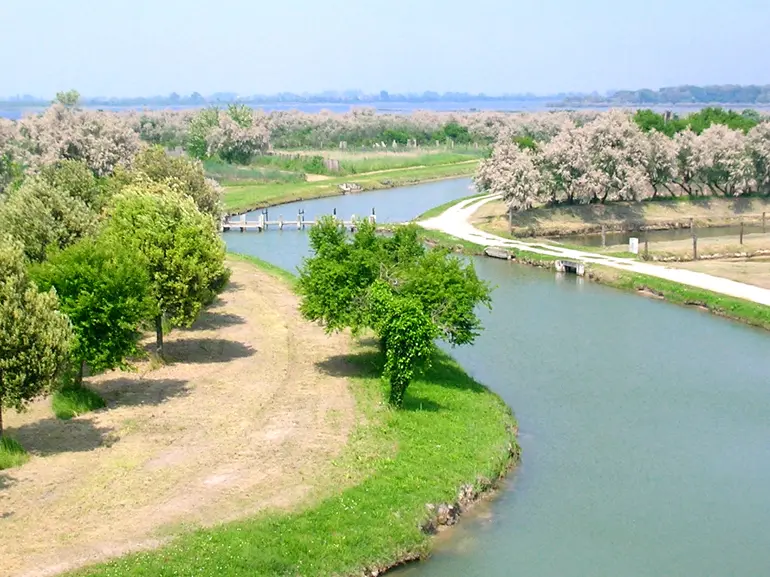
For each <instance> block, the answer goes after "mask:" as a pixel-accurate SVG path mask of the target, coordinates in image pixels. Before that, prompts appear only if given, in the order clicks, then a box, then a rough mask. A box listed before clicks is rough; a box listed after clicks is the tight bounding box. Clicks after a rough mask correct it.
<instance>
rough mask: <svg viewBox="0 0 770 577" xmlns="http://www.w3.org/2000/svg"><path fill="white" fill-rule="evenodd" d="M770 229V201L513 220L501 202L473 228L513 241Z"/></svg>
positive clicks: (664, 204) (589, 210)
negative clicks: (689, 230) (690, 230)
mask: <svg viewBox="0 0 770 577" xmlns="http://www.w3.org/2000/svg"><path fill="white" fill-rule="evenodd" d="M763 213H764V214H765V222H766V224H767V225H769V226H770V222H768V220H770V198H767V197H739V198H733V199H728V198H718V197H711V196H707V197H695V198H690V197H682V198H675V199H664V200H654V201H652V200H651V201H645V202H613V203H608V204H582V205H562V206H556V207H552V208H533V209H530V210H525V211H521V212H515V213H514V214H513V217H512V218H511V219H510V221H509V215H508V211H507V208H506V206H505V203H504V202H503V200H502V199H498V200H494V201H492V202H489V203H487V204H485V205H484V206H482V207H480V208H479V210H478V211H477V212H476V214H474V215H473V218H472V219H471V222H472V223H473V224H474V225H475V226H477V227H478V228H480V229H481V230H485V231H487V232H490V233H492V234H501V235H502V234H504V233H509V234H512V235H513V236H515V237H538V236H569V235H582V234H598V233H601V231H602V227H604V229H605V230H606V232H630V231H639V230H668V229H672V228H689V226H690V219H693V224H694V226H695V227H696V229H698V228H709V227H721V226H735V225H737V224H739V223H740V221H743V222H744V223H745V224H746V225H762V222H763Z"/></svg>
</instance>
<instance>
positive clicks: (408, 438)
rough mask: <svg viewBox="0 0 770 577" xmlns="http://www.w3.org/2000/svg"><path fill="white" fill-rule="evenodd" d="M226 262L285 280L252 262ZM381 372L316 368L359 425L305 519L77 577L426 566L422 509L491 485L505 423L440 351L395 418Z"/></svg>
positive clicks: (357, 362) (203, 533) (272, 523)
mask: <svg viewBox="0 0 770 577" xmlns="http://www.w3.org/2000/svg"><path fill="white" fill-rule="evenodd" d="M235 258H239V259H243V260H248V261H250V262H252V263H254V264H255V265H256V266H259V267H261V268H263V269H264V270H266V271H267V272H269V273H271V274H274V275H276V276H278V277H280V278H283V279H287V278H288V277H287V276H286V275H287V274H288V273H286V272H285V271H280V269H275V267H272V266H269V265H268V266H266V265H265V263H264V262H263V261H259V260H258V259H253V258H250V257H243V256H236V257H235ZM382 362H383V361H382V358H381V356H380V353H379V350H378V348H377V347H376V346H374V345H373V344H372V343H369V342H360V343H358V344H357V345H356V346H355V347H354V351H353V353H352V354H350V355H347V356H345V357H343V358H331V359H327V360H326V361H324V363H323V366H322V367H321V368H322V370H324V371H329V372H331V373H333V374H336V375H341V376H346V377H348V378H349V379H350V386H351V388H352V389H353V391H354V394H355V396H356V399H357V407H358V410H359V411H361V412H362V413H363V414H364V415H365V424H363V425H361V426H359V427H358V428H357V429H356V430H355V431H354V433H353V434H352V436H351V439H350V441H349V446H348V449H347V450H346V452H345V453H344V454H343V455H342V456H341V457H339V459H338V460H337V461H336V462H335V465H336V466H335V473H334V474H336V475H339V477H340V478H341V479H345V480H346V483H340V485H343V486H344V485H347V486H349V488H347V489H345V490H342V491H341V492H339V494H337V495H335V496H332V497H330V498H327V499H325V500H323V501H321V502H319V503H317V504H315V505H313V506H311V507H310V508H307V509H304V510H299V511H295V512H293V513H288V514H287V513H278V512H267V513H265V514H262V515H259V516H256V517H253V518H249V519H244V520H241V521H238V522H233V523H227V524H223V525H220V526H216V527H213V528H210V529H200V530H196V531H193V532H190V533H187V534H183V535H181V536H179V537H178V538H176V539H175V540H174V541H172V542H171V543H170V544H168V545H166V546H163V547H161V548H160V549H157V550H154V551H148V552H143V553H136V554H132V555H129V556H126V557H122V558H119V559H117V560H115V561H113V562H110V563H105V564H101V565H97V566H93V567H90V568H87V569H85V570H83V571H80V572H79V573H77V574H78V575H89V576H140V575H141V576H150V575H152V576H160V577H164V576H168V577H170V576H172V575H173V576H176V575H192V574H199V575H217V576H225V577H228V576H247V575H248V576H255V575H265V576H267V575H269V576H274V575H303V576H322V575H323V576H327V575H340V576H342V575H361V574H364V571H366V572H367V573H366V574H370V575H371V574H373V572H378V571H381V570H383V569H385V568H388V567H391V566H393V565H394V564H397V563H399V562H401V561H404V560H408V559H415V558H419V557H423V556H425V555H426V554H427V553H428V551H429V549H430V543H431V537H430V536H429V535H428V534H427V533H426V532H425V531H423V530H422V527H423V526H424V525H425V523H426V522H427V521H429V520H431V517H432V516H433V515H434V514H435V513H431V509H429V508H428V507H427V505H429V504H431V505H438V504H441V503H450V504H451V503H455V502H456V501H457V500H458V491H459V490H460V489H461V488H462V487H465V493H466V494H469V493H473V494H475V493H478V492H481V491H484V490H487V489H489V488H490V487H491V486H493V485H494V483H495V481H496V480H497V479H499V478H500V477H501V476H503V475H504V474H505V473H506V472H507V471H508V469H509V467H510V466H511V465H512V464H513V463H514V462H515V460H516V458H517V457H518V445H517V444H516V439H515V434H516V425H515V420H514V418H513V416H512V415H511V413H510V410H509V409H508V408H507V407H506V405H505V404H504V403H503V402H502V400H501V399H500V398H499V397H498V396H497V395H495V394H493V393H491V392H490V391H488V390H487V389H486V388H484V387H483V386H482V385H480V384H479V383H477V382H475V381H473V380H472V379H471V378H470V377H469V376H468V375H467V374H465V373H464V372H463V371H462V369H461V368H460V367H459V366H458V365H457V364H456V363H455V362H454V361H452V360H451V359H450V358H449V357H448V356H447V355H445V354H443V353H437V354H436V355H435V358H434V359H433V365H432V368H430V369H429V370H428V371H426V373H425V374H424V375H422V377H421V378H419V379H417V380H416V381H415V382H414V383H413V384H412V385H411V386H410V387H409V389H408V390H407V395H406V399H405V403H404V405H405V407H404V409H403V410H400V411H394V410H392V409H390V408H389V407H388V406H387V405H386V404H385V403H384V399H385V398H386V392H387V385H386V383H384V382H383V381H382V379H381V378H380V376H379V375H380V374H381V369H382ZM351 479H354V480H355V484H353V485H352V486H350V480H351ZM468 486H470V487H468ZM471 487H472V488H471ZM433 510H434V511H435V509H433Z"/></svg>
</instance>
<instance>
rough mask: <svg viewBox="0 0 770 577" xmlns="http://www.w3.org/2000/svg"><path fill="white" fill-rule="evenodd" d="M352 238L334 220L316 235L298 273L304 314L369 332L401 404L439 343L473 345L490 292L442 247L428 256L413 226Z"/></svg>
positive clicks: (364, 227)
mask: <svg viewBox="0 0 770 577" xmlns="http://www.w3.org/2000/svg"><path fill="white" fill-rule="evenodd" d="M357 226H358V229H357V231H356V232H355V234H353V235H352V236H348V235H347V233H346V232H345V230H344V228H343V227H342V226H341V225H340V224H339V223H338V222H337V221H336V220H334V219H333V218H331V217H328V218H324V219H322V220H321V221H320V222H319V223H318V225H316V226H314V227H313V228H312V229H311V231H310V245H311V249H312V251H313V256H312V257H310V258H308V259H305V261H304V263H303V265H302V267H301V268H300V278H299V282H298V290H299V293H300V295H301V296H302V302H301V305H300V310H301V312H302V314H303V315H304V316H305V317H306V318H308V319H310V320H313V321H320V322H322V323H323V325H324V326H325V328H326V330H327V331H340V330H343V329H345V328H351V329H352V330H353V331H354V333H359V332H360V331H362V330H366V329H370V330H373V331H374V332H375V334H376V335H377V336H378V338H379V340H380V346H381V349H382V351H383V353H384V355H385V365H384V371H385V374H384V376H385V377H387V378H388V379H389V380H390V386H391V394H390V401H391V402H392V403H393V404H394V405H396V406H400V405H401V404H402V402H403V398H404V392H405V391H406V388H407V386H408V385H409V383H410V382H411V380H412V378H413V376H414V374H415V373H416V372H417V371H419V370H420V369H421V368H423V367H424V366H425V365H426V364H427V363H428V362H429V361H430V357H431V353H432V351H433V346H434V344H433V341H434V339H436V338H439V339H442V340H444V341H446V342H448V343H450V344H452V345H463V344H468V343H471V342H473V340H474V339H475V338H476V336H477V335H478V334H479V331H480V330H481V323H480V321H479V319H478V317H477V316H476V312H475V309H476V306H477V305H478V304H484V305H487V306H489V304H490V288H489V287H488V286H487V284H486V283H484V282H483V281H481V280H479V279H478V277H477V276H476V272H475V270H474V268H473V265H472V264H471V263H466V262H464V261H462V260H460V259H459V258H457V257H454V256H452V255H450V254H449V253H448V252H447V251H445V250H443V249H430V250H427V249H426V248H425V247H424V246H423V245H422V243H421V242H420V240H419V238H418V234H417V228H416V226H415V225H408V226H402V227H398V228H397V229H396V230H395V231H394V233H393V235H392V236H389V237H388V236H381V235H378V234H377V233H376V230H375V227H374V225H373V224H370V223H369V222H368V221H362V222H360V223H358V225H357Z"/></svg>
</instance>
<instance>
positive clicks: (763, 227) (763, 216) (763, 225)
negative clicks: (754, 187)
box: [762, 212, 767, 233]
mask: <svg viewBox="0 0 770 577" xmlns="http://www.w3.org/2000/svg"><path fill="white" fill-rule="evenodd" d="M765 232H767V231H766V230H765V213H764V212H763V213H762V233H765Z"/></svg>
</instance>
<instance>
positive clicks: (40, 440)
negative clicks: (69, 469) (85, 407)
mask: <svg viewBox="0 0 770 577" xmlns="http://www.w3.org/2000/svg"><path fill="white" fill-rule="evenodd" d="M111 433H112V429H110V428H107V427H97V426H96V424H95V423H94V421H93V420H92V419H82V418H81V419H71V420H68V421H63V420H61V419H57V418H56V417H49V418H47V419H42V420H40V421H37V422H34V423H27V424H26V425H21V426H20V427H9V428H8V434H9V435H10V436H12V437H14V438H15V439H16V440H17V441H19V443H21V445H22V446H23V447H24V448H25V449H26V450H27V451H29V452H30V453H32V454H35V455H39V456H46V455H55V454H59V453H82V452H85V451H93V450H94V449H98V448H99V447H109V446H111V445H112V444H113V443H114V442H115V440H116V437H115V436H114V435H112V434H111Z"/></svg>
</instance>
